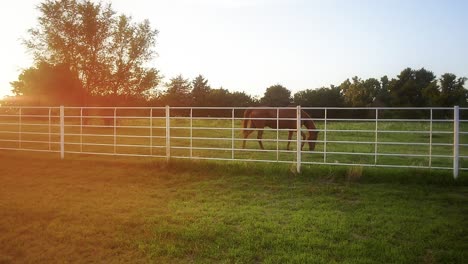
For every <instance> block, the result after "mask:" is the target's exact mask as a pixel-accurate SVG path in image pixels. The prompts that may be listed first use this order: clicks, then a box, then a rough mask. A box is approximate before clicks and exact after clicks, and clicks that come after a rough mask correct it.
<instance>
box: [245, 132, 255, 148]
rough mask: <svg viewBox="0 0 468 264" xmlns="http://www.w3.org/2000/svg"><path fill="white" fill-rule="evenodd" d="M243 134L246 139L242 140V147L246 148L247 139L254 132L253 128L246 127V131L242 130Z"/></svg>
mask: <svg viewBox="0 0 468 264" xmlns="http://www.w3.org/2000/svg"><path fill="white" fill-rule="evenodd" d="M242 132H243V134H244V141H243V142H242V148H243V149H245V141H246V140H245V139H246V138H247V137H248V136H249V135H250V134H252V132H253V130H250V129H244V131H242Z"/></svg>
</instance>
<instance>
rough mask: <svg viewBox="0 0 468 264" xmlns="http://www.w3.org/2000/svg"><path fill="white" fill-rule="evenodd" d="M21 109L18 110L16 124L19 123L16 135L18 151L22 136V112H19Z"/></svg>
mask: <svg viewBox="0 0 468 264" xmlns="http://www.w3.org/2000/svg"><path fill="white" fill-rule="evenodd" d="M21 109H22V108H21V107H20V108H19V118H18V122H19V133H18V144H19V149H21V140H22V136H21V135H22V134H23V127H22V126H23V125H22V122H23V120H22V111H21Z"/></svg>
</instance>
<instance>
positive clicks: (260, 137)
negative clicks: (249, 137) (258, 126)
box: [257, 130, 265, 149]
mask: <svg viewBox="0 0 468 264" xmlns="http://www.w3.org/2000/svg"><path fill="white" fill-rule="evenodd" d="M262 137H263V130H258V133H257V139H258V144H259V145H260V148H261V149H265V148H263V143H262Z"/></svg>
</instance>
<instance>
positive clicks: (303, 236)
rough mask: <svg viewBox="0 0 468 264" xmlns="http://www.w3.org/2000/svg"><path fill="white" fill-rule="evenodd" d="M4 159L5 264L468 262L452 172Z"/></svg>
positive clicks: (465, 206)
mask: <svg viewBox="0 0 468 264" xmlns="http://www.w3.org/2000/svg"><path fill="white" fill-rule="evenodd" d="M57 155H58V154H37V153H27V152H12V151H10V152H7V151H1V152H0V161H1V166H0V263H56V262H59V263H62V262H80V263H82V262H84V263H89V262H98V263H115V262H117V263H118V262H123V263H138V262H141V263H148V262H152V263H187V262H194V263H259V262H261V263H468V183H467V182H468V181H467V175H465V174H462V175H461V177H460V179H459V181H458V182H453V181H452V180H451V176H450V172H447V173H443V172H439V171H434V172H432V173H431V172H429V171H416V170H392V169H380V170H375V169H370V168H369V169H364V170H363V171H362V170H361V169H360V168H345V167H333V168H330V167H313V166H312V167H310V168H304V173H303V174H302V175H294V174H292V173H291V168H289V167H287V166H288V165H281V166H279V165H278V166H275V165H271V164H268V165H263V164H262V165H256V164H253V163H249V164H243V163H239V164H233V163H225V165H220V164H213V163H196V162H195V163H190V162H176V163H173V164H171V165H170V166H166V164H165V163H164V162H163V161H157V160H153V159H150V158H139V159H133V158H113V157H94V156H72V155H68V156H67V158H66V159H65V160H63V161H60V160H59V159H58V156H57Z"/></svg>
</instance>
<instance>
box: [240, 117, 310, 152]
mask: <svg viewBox="0 0 468 264" xmlns="http://www.w3.org/2000/svg"><path fill="white" fill-rule="evenodd" d="M277 115H279V116H277ZM296 115H297V110H296V109H293V108H279V110H277V109H266V108H263V109H262V108H249V109H247V110H245V112H244V122H243V128H244V130H243V134H244V142H243V143H242V148H245V141H246V140H245V139H246V138H247V137H248V136H249V135H250V134H251V133H252V132H253V131H254V130H251V129H246V128H248V126H249V123H250V128H257V129H260V130H258V132H257V139H258V144H260V148H262V149H264V148H263V144H262V136H263V130H262V129H263V128H264V127H270V128H273V129H276V128H277V126H278V128H280V129H281V128H289V129H290V130H289V134H288V146H287V148H286V149H287V150H289V145H290V143H291V138H292V134H293V133H294V132H296V130H297V122H296V118H297V117H296ZM301 117H303V118H306V120H301V125H304V126H305V127H306V128H307V129H308V130H309V136H308V137H307V140H308V143H309V150H311V151H312V150H314V149H315V142H314V140H317V135H318V131H316V130H315V129H316V127H315V124H314V122H313V121H312V120H310V116H309V114H307V113H306V112H304V111H301ZM262 118H266V119H262ZM284 119H291V120H284ZM301 134H302V139H303V140H305V138H306V135H305V134H304V132H301ZM302 147H304V142H302V145H301V149H302Z"/></svg>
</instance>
